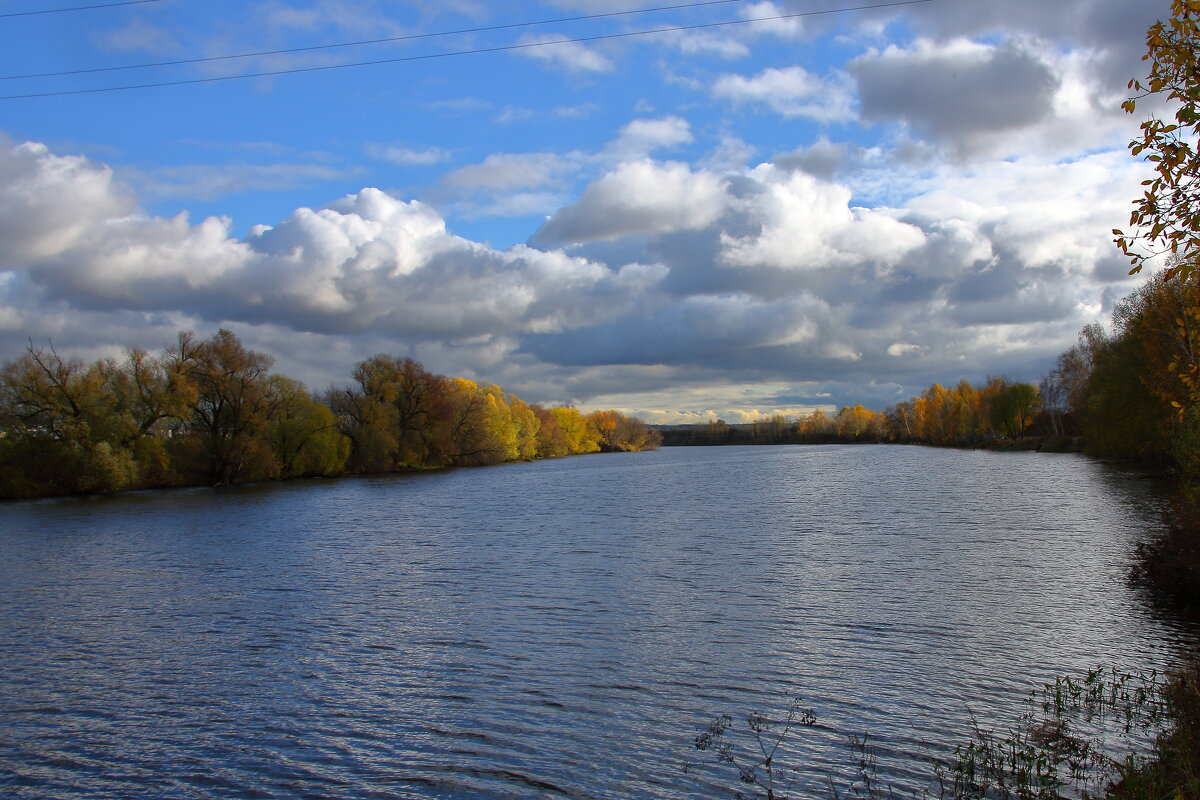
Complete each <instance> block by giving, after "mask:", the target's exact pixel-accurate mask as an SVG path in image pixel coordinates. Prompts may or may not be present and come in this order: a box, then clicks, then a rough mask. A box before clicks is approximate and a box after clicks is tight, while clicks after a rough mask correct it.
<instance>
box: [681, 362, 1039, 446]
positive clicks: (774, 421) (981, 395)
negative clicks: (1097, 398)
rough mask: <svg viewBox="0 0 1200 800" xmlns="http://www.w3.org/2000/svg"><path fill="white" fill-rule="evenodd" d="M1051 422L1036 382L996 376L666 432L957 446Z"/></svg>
mask: <svg viewBox="0 0 1200 800" xmlns="http://www.w3.org/2000/svg"><path fill="white" fill-rule="evenodd" d="M1039 422H1043V423H1044V422H1045V412H1044V410H1043V407H1042V402H1041V394H1040V392H1039V390H1038V387H1037V386H1034V385H1032V384H1028V383H1021V382H1014V381H1009V380H1007V379H1005V378H998V377H993V378H989V379H988V380H987V382H986V383H984V384H983V385H982V386H973V385H972V384H971V383H970V382H968V381H965V380H964V381H961V382H959V383H958V384H957V385H956V386H954V387H951V388H946V387H945V386H942V385H941V384H939V383H935V384H933V385H932V386H930V387H929V388H928V389H926V390H925V391H923V392H922V393H921V394H919V395H917V396H916V397H913V398H912V399H909V400H905V401H904V402H902V403H898V404H896V405H894V406H891V407H889V408H887V409H886V410H884V411H873V410H871V409H869V408H866V407H865V406H863V405H853V406H843V407H842V408H841V409H840V410H839V411H838V412H837V413H836V414H834V415H832V416H830V415H828V414H826V413H825V412H824V411H821V410H820V409H818V410H816V411H813V412H812V413H810V414H808V415H807V416H803V417H800V418H799V419H789V418H787V417H784V416H782V415H775V416H772V417H769V418H767V419H762V420H758V421H756V422H753V423H750V424H748V425H729V424H727V423H726V422H725V421H724V420H720V419H718V420H714V421H711V422H709V423H708V424H707V425H704V426H698V427H692V428H690V429H676V430H671V431H666V432H665V443H666V444H674V445H686V444H696V445H709V444H839V443H882V442H896V443H920V444H933V445H945V446H958V447H972V446H986V445H988V444H992V443H996V442H999V441H1013V442H1019V441H1022V440H1023V439H1025V438H1026V437H1027V436H1028V435H1029V434H1030V433H1031V431H1033V430H1035V429H1036V428H1035V423H1039Z"/></svg>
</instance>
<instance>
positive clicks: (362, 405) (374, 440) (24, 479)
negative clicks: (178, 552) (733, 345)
mask: <svg viewBox="0 0 1200 800" xmlns="http://www.w3.org/2000/svg"><path fill="white" fill-rule="evenodd" d="M272 365H273V359H272V358H271V356H269V355H267V354H265V353H259V352H256V351H254V350H251V349H248V348H246V347H245V346H244V345H243V344H242V343H241V341H240V340H239V339H238V337H237V336H236V335H235V334H233V333H232V332H230V331H228V330H220V331H218V332H217V333H216V334H214V335H213V336H211V337H209V338H207V339H202V338H199V337H197V335H196V334H195V333H192V332H183V333H180V334H179V336H178V338H177V340H176V341H175V342H174V343H173V344H171V345H170V346H168V347H166V348H164V350H163V351H162V353H160V354H159V355H156V356H155V355H150V354H149V353H147V352H145V351H143V350H138V349H130V350H128V351H126V353H125V354H124V356H123V357H122V358H120V359H101V360H98V361H95V362H93V363H90V364H89V363H85V362H83V361H81V360H78V359H67V358H63V357H62V356H60V355H59V354H58V353H57V352H56V351H55V349H54V347H53V346H52V345H51V346H49V347H47V348H41V347H37V346H35V345H34V344H33V343H32V342H31V343H30V345H29V347H28V348H27V350H26V352H25V353H24V355H22V356H21V357H20V358H17V359H15V360H13V361H10V362H8V363H7V364H5V365H4V367H3V370H2V371H0V497H5V498H18V497H38V496H46V495H61V494H80V493H90V492H114V491H121V490H125V489H140V488H156V487H166V486H182V485H205V484H232V483H244V482H251V481H263V480H273V479H285V478H299V477H308V476H313V477H315V476H331V475H342V474H361V473H379V472H399V471H406V470H419V469H433V468H439V467H449V466H478V465H486V464H499V463H502V462H506V461H524V460H530V459H535V458H556V457H560V456H567V455H574V454H579V453H595V452H611V451H632V450H642V449H647V448H653V447H655V446H657V445H658V443H659V437H658V434H657V433H656V432H655V431H653V430H652V429H650V428H649V427H648V426H647V425H645V424H644V423H643V422H641V421H640V420H638V419H636V418H633V417H629V416H626V415H623V414H620V413H618V412H616V411H596V412H593V413H591V414H587V415H584V414H582V413H581V412H580V411H578V410H577V409H575V408H571V407H562V408H544V407H542V406H540V405H536V404H527V403H525V402H524V401H523V400H521V399H520V398H519V397H517V396H516V395H513V394H510V393H508V392H506V391H504V390H503V389H502V388H500V387H499V386H495V385H493V384H487V383H476V382H474V381H469V380H466V379H463V378H448V377H446V376H443V375H437V374H434V373H432V372H430V371H428V370H426V369H425V368H424V367H423V366H422V365H421V364H419V363H418V362H416V361H414V360H413V359H411V358H401V357H396V356H391V355H376V356H373V357H371V358H368V359H366V360H365V361H362V362H360V363H359V364H357V365H356V366H355V368H354V372H353V375H352V380H351V382H350V383H348V384H346V385H343V386H334V387H331V388H329V389H328V390H326V391H325V392H323V393H320V394H314V393H311V392H309V391H308V389H307V388H306V387H305V386H304V384H302V383H301V382H299V381H296V380H293V379H291V378H288V377H286V376H283V375H280V374H276V373H273V372H272V371H271V367H272Z"/></svg>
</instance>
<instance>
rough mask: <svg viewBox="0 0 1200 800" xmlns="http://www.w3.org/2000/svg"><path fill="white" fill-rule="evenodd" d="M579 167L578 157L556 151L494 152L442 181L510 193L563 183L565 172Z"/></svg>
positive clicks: (459, 185)
mask: <svg viewBox="0 0 1200 800" xmlns="http://www.w3.org/2000/svg"><path fill="white" fill-rule="evenodd" d="M575 168H576V165H575V159H572V158H568V157H564V156H560V155H558V154H556V153H494V154H492V155H490V156H488V157H487V158H485V159H484V160H483V161H482V162H481V163H479V164H469V165H467V166H465V167H460V168H459V169H456V170H454V171H453V172H449V173H447V174H446V175H445V176H444V177H443V178H442V183H443V184H444V185H446V186H449V187H466V188H486V189H493V190H499V191H506V192H507V191H511V190H514V189H535V188H540V187H543V186H556V185H560V184H561V183H562V180H563V177H564V174H565V173H567V172H570V171H571V170H573V169H575Z"/></svg>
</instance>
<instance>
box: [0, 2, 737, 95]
mask: <svg viewBox="0 0 1200 800" xmlns="http://www.w3.org/2000/svg"><path fill="white" fill-rule="evenodd" d="M145 1H146V0H143V2H145ZM743 2H746V0H704V2H699V3H680V4H677V5H672V6H656V7H654V8H639V9H635V10H632V11H608V12H605V13H603V14H584V15H580V16H575V17H559V18H557V19H543V20H536V21H533V22H510V23H508V24H506V25H487V26H484V27H479V28H460V29H458V30H452V31H437V32H435V33H412V34H406V35H404V36H388V37H386V38H382V39H363V40H361V41H357V42H337V43H333V44H314V45H309V46H307V47H286V48H281V49H279V50H259V51H257V52H253V53H232V54H230V55H223V56H207V57H204V58H181V59H178V60H176V61H153V62H149V63H145V64H125V65H122V66H116V67H90V68H87V69H72V70H63V71H61V72H33V73H29V74H26V75H0V81H13V80H23V79H26V78H57V77H62V76H65V75H88V74H92V73H97V72H118V71H120V70H130V69H148V68H150V67H175V66H180V65H183V64H205V63H210V62H213V61H232V60H234V59H239V58H255V57H259V56H279V55H288V54H291V53H306V52H313V51H316V50H334V49H338V48H346V47H362V46H364V45H371V44H388V43H392V42H408V41H414V40H417V39H433V38H437V37H442V36H461V35H465V34H468V33H487V32H490V31H503V30H512V29H514V28H532V27H536V26H540V25H558V24H561V23H566V22H582V21H586V20H594V19H606V18H610V17H628V16H633V15H635V14H652V13H656V12H660V11H678V10H682V9H689V8H702V7H704V6H720V5H729V4H731V3H743Z"/></svg>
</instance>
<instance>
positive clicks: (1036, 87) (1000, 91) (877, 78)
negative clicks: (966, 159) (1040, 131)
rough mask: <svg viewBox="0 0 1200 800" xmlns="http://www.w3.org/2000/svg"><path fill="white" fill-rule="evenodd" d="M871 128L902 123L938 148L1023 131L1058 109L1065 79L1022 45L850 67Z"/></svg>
mask: <svg viewBox="0 0 1200 800" xmlns="http://www.w3.org/2000/svg"><path fill="white" fill-rule="evenodd" d="M849 70H850V73H851V74H852V75H853V76H854V77H855V79H856V80H857V82H858V94H859V102H860V104H861V106H862V117H863V119H864V120H866V121H867V122H888V121H901V122H904V123H905V124H907V125H909V126H911V127H912V129H913V130H914V131H916V132H917V133H918V134H919V135H921V136H923V137H925V138H927V139H931V140H934V141H958V140H964V141H966V142H968V143H969V141H970V140H971V139H972V138H974V137H978V136H985V135H992V134H994V133H995V132H997V131H1001V132H1002V131H1008V130H1012V129H1020V128H1024V127H1028V126H1029V125H1031V124H1033V123H1035V122H1038V121H1040V120H1041V119H1043V118H1044V117H1046V116H1047V115H1049V114H1050V113H1051V112H1052V110H1053V101H1054V96H1055V94H1056V92H1057V91H1058V89H1059V85H1060V84H1059V78H1058V76H1057V75H1056V74H1055V72H1054V71H1053V70H1052V69H1051V67H1050V66H1049V65H1048V64H1046V63H1045V62H1044V61H1043V60H1042V59H1041V58H1039V57H1038V56H1037V55H1036V54H1035V53H1032V52H1030V51H1029V50H1028V49H1025V48H1023V47H1021V46H1020V45H1018V44H1015V43H1012V42H1007V43H1005V44H1002V45H983V44H977V43H974V42H970V41H966V40H957V41H955V42H952V43H950V44H948V45H938V44H934V43H932V42H929V41H922V42H919V43H918V44H917V45H916V46H915V47H913V48H909V49H903V48H899V47H896V46H894V45H893V46H890V47H888V48H887V49H886V50H884V51H882V52H878V51H872V52H870V53H868V54H866V55H863V56H859V57H858V58H856V59H854V60H853V61H851V62H850V65H849Z"/></svg>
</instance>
